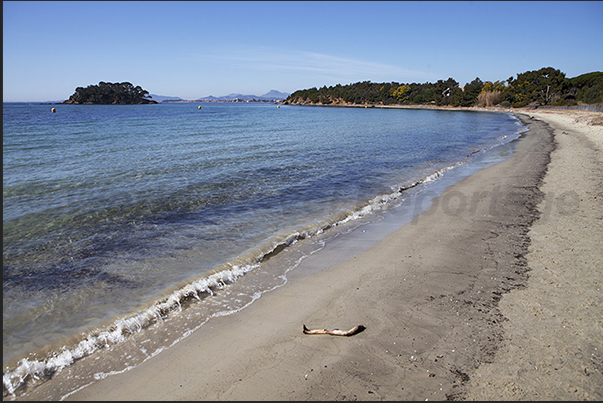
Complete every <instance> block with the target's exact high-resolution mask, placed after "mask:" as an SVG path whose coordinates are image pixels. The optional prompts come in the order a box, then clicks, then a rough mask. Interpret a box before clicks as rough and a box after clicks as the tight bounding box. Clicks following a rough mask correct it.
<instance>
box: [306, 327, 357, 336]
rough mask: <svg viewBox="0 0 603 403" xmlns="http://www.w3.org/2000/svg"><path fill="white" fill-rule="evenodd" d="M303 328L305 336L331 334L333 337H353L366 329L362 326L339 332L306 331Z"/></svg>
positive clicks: (327, 330) (325, 330)
mask: <svg viewBox="0 0 603 403" xmlns="http://www.w3.org/2000/svg"><path fill="white" fill-rule="evenodd" d="M303 326H304V333H305V334H332V335H333V336H353V335H355V334H356V333H360V332H362V331H363V330H364V329H366V327H365V326H364V325H358V326H354V327H353V328H351V329H350V330H347V331H346V330H339V329H308V328H307V327H306V325H303Z"/></svg>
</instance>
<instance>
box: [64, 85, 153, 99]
mask: <svg viewBox="0 0 603 403" xmlns="http://www.w3.org/2000/svg"><path fill="white" fill-rule="evenodd" d="M148 96H149V92H148V91H146V90H144V89H142V88H141V87H140V86H139V85H137V86H134V85H133V84H132V83H128V82H123V83H106V82H104V81H101V82H99V83H98V85H89V86H87V87H86V88H84V87H77V88H76V89H75V93H74V94H73V95H72V96H70V97H69V99H68V100H66V101H64V102H63V103H64V104H76V105H139V104H156V103H157V101H153V100H152V99H148Z"/></svg>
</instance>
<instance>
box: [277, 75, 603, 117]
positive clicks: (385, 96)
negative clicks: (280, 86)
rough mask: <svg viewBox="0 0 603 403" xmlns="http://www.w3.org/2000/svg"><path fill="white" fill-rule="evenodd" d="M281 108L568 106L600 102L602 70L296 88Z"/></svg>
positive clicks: (601, 98) (602, 97) (602, 85)
mask: <svg viewBox="0 0 603 403" xmlns="http://www.w3.org/2000/svg"><path fill="white" fill-rule="evenodd" d="M284 103H286V104H323V105H331V104H333V105H354V104H356V105H363V104H374V105H436V106H495V105H500V106H503V107H515V108H519V107H523V106H528V105H532V106H536V105H550V106H572V105H579V104H599V103H603V72H592V73H587V74H583V75H580V76H578V77H574V78H566V77H565V73H562V72H561V71H560V70H556V69H554V68H552V67H544V68H541V69H540V70H533V71H526V72H525V73H520V74H518V75H517V78H515V79H513V77H510V78H509V79H507V80H506V81H495V82H491V81H487V82H485V83H484V82H482V80H480V79H479V78H476V79H475V80H473V81H472V82H470V83H468V84H466V85H465V86H464V87H462V88H461V87H460V86H459V84H458V82H457V81H455V80H454V79H452V78H449V79H448V80H446V81H443V80H438V81H437V82H436V83H435V84H434V83H429V82H427V83H424V84H417V83H412V84H401V83H397V82H391V83H372V82H370V81H362V82H358V83H354V84H348V85H341V84H337V85H335V86H331V87H327V86H323V87H322V88H320V89H317V88H316V87H314V88H310V89H305V90H298V91H295V92H294V93H292V94H291V95H290V96H289V97H288V98H287V99H286V100H285V101H284Z"/></svg>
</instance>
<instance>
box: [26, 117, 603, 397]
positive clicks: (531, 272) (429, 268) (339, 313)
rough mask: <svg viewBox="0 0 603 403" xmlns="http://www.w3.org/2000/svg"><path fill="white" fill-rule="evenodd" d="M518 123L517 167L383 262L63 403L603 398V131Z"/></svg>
mask: <svg viewBox="0 0 603 403" xmlns="http://www.w3.org/2000/svg"><path fill="white" fill-rule="evenodd" d="M576 113H577V112H576ZM517 114H518V116H519V117H520V118H521V119H522V120H523V121H524V122H525V123H527V124H529V126H530V130H529V132H528V134H527V135H525V136H524V138H522V139H521V140H520V141H519V142H518V143H517V151H516V152H515V154H514V155H513V156H511V157H510V158H508V159H507V160H505V161H503V162H501V163H498V164H496V165H493V166H490V167H487V168H485V169H482V170H480V171H479V172H477V173H475V174H473V175H471V176H469V177H468V178H466V179H464V180H462V181H461V182H459V183H457V184H455V185H453V186H451V187H449V188H448V189H446V191H445V192H444V193H443V194H442V195H441V196H440V197H438V198H437V199H435V200H434V203H433V205H432V206H431V207H430V208H429V209H427V210H426V211H425V212H424V213H423V214H421V215H419V216H417V217H416V218H415V219H414V220H413V222H411V223H409V224H407V225H405V226H403V227H402V228H400V229H399V230H397V231H395V232H394V233H392V234H390V235H388V236H387V237H386V238H384V239H383V240H382V241H380V242H379V243H378V244H377V245H376V246H374V247H373V248H371V249H369V250H368V251H365V252H362V253H360V252H359V253H358V254H356V255H351V256H349V259H348V260H347V261H345V262H343V263H340V264H337V265H336V266H334V267H332V268H329V269H327V270H322V271H319V272H317V273H314V274H312V275H310V276H306V277H300V278H297V279H295V280H292V281H290V282H289V283H288V284H286V285H285V286H283V287H280V288H278V289H275V290H273V291H271V292H268V293H266V294H264V295H263V296H262V297H261V298H260V299H259V300H257V301H256V302H255V303H253V304H252V305H251V306H249V307H248V308H246V309H244V310H242V311H240V312H238V313H236V314H234V315H230V316H228V317H217V318H214V319H212V320H211V321H210V322H209V323H208V324H206V325H205V326H203V327H201V328H200V329H199V330H197V331H196V332H195V333H193V334H192V335H190V336H189V337H188V338H186V339H184V340H183V341H181V342H180V343H178V344H177V345H175V346H174V347H172V348H170V349H168V350H166V351H164V352H162V353H161V354H159V355H157V356H155V357H154V358H152V359H150V360H148V361H147V362H145V363H143V364H141V365H139V366H138V367H136V368H133V369H132V370H130V371H126V372H124V373H121V374H117V375H114V376H109V377H107V378H105V379H102V380H99V381H97V382H96V383H94V384H92V385H90V386H88V387H86V388H83V389H81V390H80V391H78V392H76V393H74V394H72V395H70V396H68V397H67V399H66V400H427V399H429V400H496V399H511V400H549V399H550V400H601V399H603V391H602V389H601V385H603V374H602V371H603V367H602V365H601V363H602V362H603V354H602V353H603V345H602V343H603V320H602V316H601V312H602V309H601V299H602V297H601V296H602V293H601V282H602V279H603V276H602V272H603V264H602V263H603V256H602V255H601V250H602V249H603V248H602V246H603V245H601V240H602V239H603V237H602V234H603V231H602V224H603V221H602V218H603V215H602V209H601V198H602V197H603V194H602V189H603V180H602V178H603V175H602V171H603V165H602V161H601V159H602V158H601V155H602V153H601V151H602V150H601V139H602V138H603V137H602V135H603V132H602V130H601V129H602V128H603V126H600V125H596V124H595V125H593V122H594V123H596V121H593V120H590V121H587V120H583V121H580V120H579V119H578V121H576V118H574V117H571V116H565V115H563V114H561V113H557V114H549V113H544V112H539V113H532V112H526V113H517ZM577 114H578V115H580V116H582V115H581V114H579V113H577ZM530 115H532V116H533V117H530ZM585 116H594V117H595V118H600V114H595V115H585ZM589 122H590V123H589ZM360 324H362V325H364V326H365V329H364V331H362V332H358V333H356V334H354V335H352V336H349V337H346V336H333V335H329V334H304V333H303V331H302V329H303V325H306V326H307V327H308V328H310V329H321V328H327V329H333V328H337V329H341V330H348V329H351V328H353V327H354V326H356V325H360ZM59 375H60V374H59ZM51 383H52V382H49V383H47V384H43V385H41V386H40V388H38V389H40V392H43V389H44V387H46V386H47V385H50V384H51ZM33 392H34V393H32V394H31V395H30V396H29V398H31V399H35V394H36V393H35V391H33Z"/></svg>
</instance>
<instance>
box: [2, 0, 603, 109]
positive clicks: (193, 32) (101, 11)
mask: <svg viewBox="0 0 603 403" xmlns="http://www.w3.org/2000/svg"><path fill="white" fill-rule="evenodd" d="M2 8H3V59H2V63H3V83H2V87H3V101H4V102H47V101H62V100H65V99H67V98H69V97H70V96H71V95H72V94H73V93H74V92H75V88H77V87H87V86H88V85H96V84H98V83H99V82H100V81H105V82H124V81H127V82H130V83H132V84H134V85H139V86H141V87H142V88H143V89H145V90H147V91H149V93H151V94H157V95H163V96H173V97H180V98H183V99H188V100H194V99H198V98H202V97H206V96H210V95H213V96H223V95H228V94H231V93H240V94H245V95H258V96H260V95H263V94H265V93H267V92H269V91H270V90H277V91H281V92H287V93H292V92H294V91H296V90H300V89H307V88H312V87H316V88H320V87H322V86H325V85H326V86H327V87H329V86H332V85H336V84H342V85H346V84H352V83H356V82H359V81H371V82H375V83H380V82H398V83H426V82H432V83H435V82H436V81H437V80H447V79H448V78H453V79H454V80H456V81H457V82H459V84H460V85H461V86H463V85H465V84H466V83H468V82H471V81H473V80H474V79H475V78H480V79H481V80H482V81H484V82H486V81H497V80H499V81H504V80H507V79H508V78H509V77H514V78H516V76H517V74H519V73H523V72H526V71H531V70H538V69H540V68H542V67H553V68H555V69H559V70H561V71H562V72H563V73H565V74H566V77H569V78H571V77H576V76H578V75H581V74H584V73H590V72H593V71H603V2H602V1H534V2H530V1H500V2H499V1H443V2H438V1H417V2H414V1H385V2H378V1H333V2H331V1H316V2H313V1H299V2H297V1H267V2H262V1H242V2H237V1H217V2H213V1H182V2H178V1H65V2H62V1H3V3H2Z"/></svg>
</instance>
